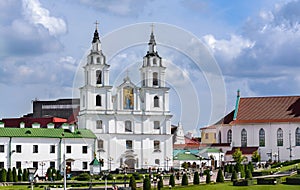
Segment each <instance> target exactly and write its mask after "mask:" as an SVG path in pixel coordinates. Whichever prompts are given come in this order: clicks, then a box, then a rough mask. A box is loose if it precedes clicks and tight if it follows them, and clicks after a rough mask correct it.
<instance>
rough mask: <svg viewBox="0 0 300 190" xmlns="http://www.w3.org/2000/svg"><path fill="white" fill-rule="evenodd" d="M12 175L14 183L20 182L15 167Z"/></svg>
mask: <svg viewBox="0 0 300 190" xmlns="http://www.w3.org/2000/svg"><path fill="white" fill-rule="evenodd" d="M12 175H13V182H17V181H18V176H17V170H16V168H15V167H13V170H12Z"/></svg>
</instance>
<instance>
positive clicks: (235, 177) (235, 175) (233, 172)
mask: <svg viewBox="0 0 300 190" xmlns="http://www.w3.org/2000/svg"><path fill="white" fill-rule="evenodd" d="M235 180H237V172H236V171H235V170H233V171H232V175H231V181H235Z"/></svg>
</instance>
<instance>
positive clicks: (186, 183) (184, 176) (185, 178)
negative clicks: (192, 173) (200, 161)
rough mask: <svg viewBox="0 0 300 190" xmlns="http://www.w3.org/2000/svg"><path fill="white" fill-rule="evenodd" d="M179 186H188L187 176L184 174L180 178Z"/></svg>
mask: <svg viewBox="0 0 300 190" xmlns="http://www.w3.org/2000/svg"><path fill="white" fill-rule="evenodd" d="M181 185H182V186H185V185H189V181H188V176H187V174H186V173H184V174H183V176H182V179H181Z"/></svg>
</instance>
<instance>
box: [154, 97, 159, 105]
mask: <svg viewBox="0 0 300 190" xmlns="http://www.w3.org/2000/svg"><path fill="white" fill-rule="evenodd" d="M154 107H156V108H158V107H159V98H158V96H154Z"/></svg>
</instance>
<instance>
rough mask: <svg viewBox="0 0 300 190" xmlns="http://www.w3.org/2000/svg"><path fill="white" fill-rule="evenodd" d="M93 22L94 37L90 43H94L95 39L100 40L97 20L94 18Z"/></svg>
mask: <svg viewBox="0 0 300 190" xmlns="http://www.w3.org/2000/svg"><path fill="white" fill-rule="evenodd" d="M94 24H95V25H96V28H95V32H94V38H93V41H92V43H96V42H97V41H99V42H100V39H99V33H98V24H99V22H98V21H97V20H96V22H95V23H94Z"/></svg>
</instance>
